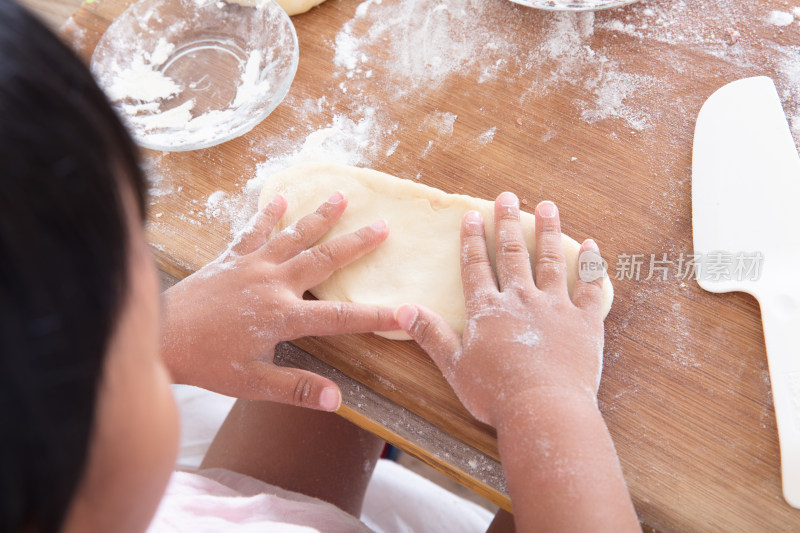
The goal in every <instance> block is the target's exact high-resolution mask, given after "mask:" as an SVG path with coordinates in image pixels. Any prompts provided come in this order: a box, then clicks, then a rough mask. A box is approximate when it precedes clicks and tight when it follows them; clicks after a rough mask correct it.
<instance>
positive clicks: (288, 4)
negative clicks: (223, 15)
mask: <svg viewBox="0 0 800 533" xmlns="http://www.w3.org/2000/svg"><path fill="white" fill-rule="evenodd" d="M259 1H260V0H227V2H228V3H231V4H239V5H241V6H253V5H256V4H257V3H258V2H259ZM324 1H325V0H275V2H277V3H278V5H279V6H281V7H282V8H283V10H284V11H286V14H287V15H289V16H292V15H299V14H300V13H305V12H306V11H308V10H309V9H311V8H312V7H314V6H318V5H320V4H321V3H322V2H324Z"/></svg>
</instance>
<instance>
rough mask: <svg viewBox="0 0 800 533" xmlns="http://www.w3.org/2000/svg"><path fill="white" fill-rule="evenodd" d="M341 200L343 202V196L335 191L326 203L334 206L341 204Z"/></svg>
mask: <svg viewBox="0 0 800 533" xmlns="http://www.w3.org/2000/svg"><path fill="white" fill-rule="evenodd" d="M342 200H344V195H343V194H342V193H341V192H340V191H336V192H335V193H333V194H332V195H331V197H330V198H328V203H329V204H333V205H336V204H338V203H341V202H342Z"/></svg>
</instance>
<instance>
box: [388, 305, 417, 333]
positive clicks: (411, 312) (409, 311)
mask: <svg viewBox="0 0 800 533" xmlns="http://www.w3.org/2000/svg"><path fill="white" fill-rule="evenodd" d="M417 314H418V313H417V308H416V307H414V306H413V305H402V306H400V307H398V308H397V312H396V313H395V317H394V319H395V320H397V324H398V325H399V326H400V327H401V328H403V329H404V330H406V331H408V330H409V329H411V326H413V325H414V321H415V320H416V319H417Z"/></svg>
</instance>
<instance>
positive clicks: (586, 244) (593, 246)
mask: <svg viewBox="0 0 800 533" xmlns="http://www.w3.org/2000/svg"><path fill="white" fill-rule="evenodd" d="M583 249H584V250H591V251H593V252H599V251H600V247H599V246H597V243H596V242H594V240H593V239H586V240H585V241H583Z"/></svg>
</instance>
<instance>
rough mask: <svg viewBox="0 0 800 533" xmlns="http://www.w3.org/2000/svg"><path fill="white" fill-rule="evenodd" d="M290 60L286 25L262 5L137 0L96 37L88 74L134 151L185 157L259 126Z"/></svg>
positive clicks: (293, 43) (293, 62) (291, 37)
mask: <svg viewBox="0 0 800 533" xmlns="http://www.w3.org/2000/svg"><path fill="white" fill-rule="evenodd" d="M297 59H298V57H297V40H296V36H295V33H294V27H293V25H292V23H291V20H289V18H288V16H287V15H286V13H285V12H284V11H283V10H282V9H281V8H280V7H279V6H278V5H277V4H275V3H274V2H272V1H270V0H261V1H259V2H257V5H255V6H252V7H248V6H239V5H232V4H229V3H227V2H222V1H219V2H213V1H207V2H195V1H194V0H140V2H137V3H136V4H133V5H132V6H131V7H130V8H129V9H128V10H126V11H125V12H124V13H123V14H122V15H121V16H120V17H119V18H117V19H116V20H115V21H114V22H113V23H112V24H111V26H110V27H109V29H108V30H107V32H106V33H105V34H104V35H103V38H102V39H101V41H100V43H99V44H98V46H97V49H96V50H95V53H94V55H93V56H92V70H93V72H94V73H95V75H96V77H97V79H98V81H99V82H100V84H101V86H103V87H104V89H105V91H106V93H107V95H108V96H109V99H111V100H112V101H113V103H114V104H115V106H116V107H117V109H118V110H119V111H120V114H121V115H122V117H123V119H124V120H125V121H126V122H127V124H128V126H129V127H130V129H131V130H132V132H133V133H134V136H135V137H136V138H137V140H138V141H139V142H140V143H141V144H142V145H144V146H145V147H148V148H155V149H167V150H188V149H195V148H202V147H206V146H211V145H213V144H217V143H219V142H223V141H225V140H228V139H231V138H233V137H236V136H238V135H241V134H242V133H244V132H246V131H248V130H249V129H250V128H252V127H253V126H255V124H257V123H258V122H260V120H261V119H263V118H264V117H265V116H266V115H267V114H269V112H271V111H272V109H274V107H275V106H277V105H278V103H280V101H281V100H282V99H283V96H284V95H285V94H286V92H287V91H288V88H289V84H290V83H291V81H292V79H293V77H294V73H295V70H296V68H297Z"/></svg>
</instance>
